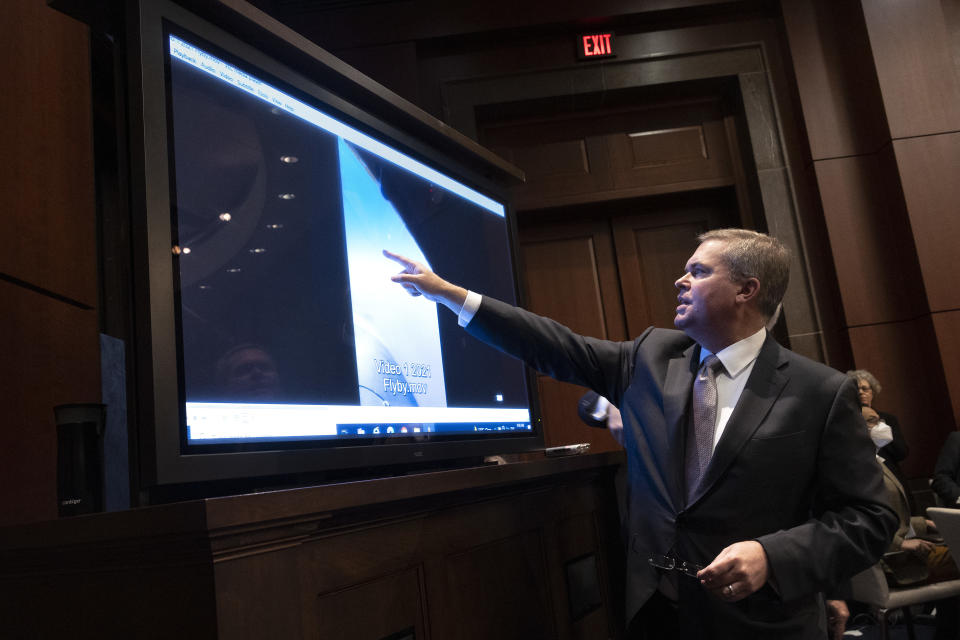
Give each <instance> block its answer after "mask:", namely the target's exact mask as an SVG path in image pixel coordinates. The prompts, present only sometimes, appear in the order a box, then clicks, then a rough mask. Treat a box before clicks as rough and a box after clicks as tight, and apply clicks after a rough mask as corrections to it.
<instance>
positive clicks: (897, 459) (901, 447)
mask: <svg viewBox="0 0 960 640" xmlns="http://www.w3.org/2000/svg"><path fill="white" fill-rule="evenodd" d="M847 375H848V376H850V377H851V378H853V379H854V381H855V382H856V383H857V393H858V395H859V396H860V406H861V407H870V408H871V409H873V410H874V411H876V412H877V414H878V415H879V416H880V421H881V422H883V423H885V424H887V425H889V426H890V431H891V432H892V434H893V436H892V437H893V439H892V441H891V442H890V443H889V444H887V445H886V446H884V447H882V448H881V449H880V451H879V452H878V453H877V455H879V456H880V457H881V458H883V459H884V461H886V463H887V466H888V467H889V468H890V469H891V470H892V471H893V473H894V474H896V476H897V480H899V481H900V483H901V484H903V485H904V486H906V484H905V480H906V478H905V477H904V475H903V472H902V471H901V470H900V463H901V462H903V460H904V459H905V458H906V457H907V453H909V452H910V447H908V446H907V441H906V440H905V439H904V437H903V433H902V432H901V431H900V422H899V421H898V420H897V417H896V416H894V415H893V414H891V413H886V412H884V411H880V410H879V409H877V407H876V405H875V403H876V400H877V396H879V395H880V390H881V387H880V381H879V380H877V379H876V378H875V377H874V375H873V374H872V373H870V372H869V371H867V370H866V369H856V370H854V371H847Z"/></svg>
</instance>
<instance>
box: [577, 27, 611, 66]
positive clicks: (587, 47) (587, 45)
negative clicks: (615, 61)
mask: <svg viewBox="0 0 960 640" xmlns="http://www.w3.org/2000/svg"><path fill="white" fill-rule="evenodd" d="M615 55H616V54H615V53H614V52H613V33H612V32H609V31H607V32H603V33H588V34H584V35H581V36H577V57H578V58H579V59H581V60H595V59H596V58H612V57H614V56H615Z"/></svg>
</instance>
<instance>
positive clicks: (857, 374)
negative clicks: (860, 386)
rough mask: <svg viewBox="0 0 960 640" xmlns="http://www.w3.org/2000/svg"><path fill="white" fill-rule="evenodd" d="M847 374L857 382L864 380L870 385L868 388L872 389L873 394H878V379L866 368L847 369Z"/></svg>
mask: <svg viewBox="0 0 960 640" xmlns="http://www.w3.org/2000/svg"><path fill="white" fill-rule="evenodd" d="M847 375H848V376H850V377H851V378H853V379H854V380H856V381H857V382H860V381H861V380H866V381H867V384H868V385H870V389H871V390H872V391H873V395H875V396H878V395H880V389H881V387H880V381H879V380H877V379H876V378H875V377H874V375H873V374H872V373H870V372H869V371H867V370H866V369H853V370H851V371H847Z"/></svg>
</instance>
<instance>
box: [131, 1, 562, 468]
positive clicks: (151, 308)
mask: <svg viewBox="0 0 960 640" xmlns="http://www.w3.org/2000/svg"><path fill="white" fill-rule="evenodd" d="M130 22H131V24H130V25H129V26H130V27H131V28H130V29H128V33H129V34H131V37H130V48H129V51H128V60H129V63H130V64H129V78H128V81H129V85H130V88H131V92H130V119H129V122H130V125H131V136H130V140H131V166H132V175H131V186H132V192H133V220H132V222H131V229H132V233H133V241H134V242H133V246H134V254H135V256H140V258H139V259H137V258H135V259H134V274H135V276H134V305H135V308H134V314H135V318H136V320H135V325H136V335H135V338H134V340H135V346H136V350H135V354H134V355H135V371H134V377H135V380H136V383H135V388H136V389H137V393H136V399H135V401H136V405H137V411H136V415H137V423H138V425H139V435H140V450H141V451H140V457H141V465H140V467H141V479H140V484H141V486H142V487H150V486H158V485H176V484H185V483H202V482H212V481H219V480H231V479H239V478H262V477H264V476H289V475H291V474H305V473H312V472H323V471H327V470H343V469H351V468H356V469H371V468H376V467H384V466H391V467H395V466H397V465H400V466H402V465H410V464H412V465H417V464H420V463H423V462H426V461H443V460H451V461H452V460H457V459H466V458H471V459H474V458H477V457H482V456H486V455H494V454H503V453H515V452H523V451H532V450H538V449H542V448H543V433H542V425H541V421H540V417H539V409H538V403H537V393H536V391H537V387H536V380H535V376H534V375H533V374H532V372H530V371H529V370H527V371H526V381H527V391H528V398H529V403H530V413H531V424H532V426H533V430H532V432H529V433H512V434H499V433H498V434H496V435H487V436H486V437H483V438H470V437H465V436H454V437H450V436H447V437H432V438H428V439H426V441H422V442H395V441H392V440H388V439H383V441H382V442H381V441H380V440H371V441H369V442H356V441H351V442H350V443H349V444H347V445H346V446H336V442H335V441H334V442H330V441H326V442H323V443H322V446H310V445H306V446H305V445H303V444H300V443H298V444H291V445H290V446H289V447H287V448H283V449H279V448H271V449H267V450H249V449H244V448H240V449H237V450H229V451H215V450H210V451H207V452H203V453H185V452H184V451H183V448H182V425H183V424H184V420H185V416H184V405H183V402H182V388H183V383H182V375H183V372H182V370H181V367H180V366H179V362H180V359H179V355H178V349H177V347H178V345H179V336H178V335H177V330H178V329H177V326H178V325H177V320H176V292H175V287H174V282H175V277H176V274H175V272H174V261H173V260H172V259H171V254H170V250H171V243H170V239H171V238H172V237H173V236H172V234H171V232H172V224H173V223H172V220H171V216H170V210H171V209H170V205H171V198H170V193H171V191H170V180H171V179H172V177H171V171H170V157H169V153H168V149H169V147H168V113H167V91H168V87H167V83H166V78H167V74H166V69H165V61H166V54H165V48H166V44H167V39H166V36H167V33H168V32H169V28H168V26H169V25H173V26H174V33H176V28H177V27H179V28H180V29H182V30H184V31H186V32H188V33H191V34H194V35H196V36H197V37H199V38H201V39H203V40H205V41H207V42H209V43H211V44H212V45H213V46H215V47H216V48H217V49H218V50H219V51H223V52H226V53H227V54H228V55H229V56H231V57H232V58H236V59H239V60H242V61H244V62H245V63H246V64H248V65H250V66H253V67H255V68H257V69H260V70H262V71H264V72H265V73H266V74H268V76H272V77H274V78H276V79H278V80H279V81H280V82H282V83H283V84H285V85H288V86H290V87H292V88H293V89H295V90H296V91H297V92H298V93H299V94H300V95H301V96H308V97H309V98H310V99H311V101H315V103H316V104H317V106H322V108H323V109H324V110H327V111H329V112H331V115H336V116H337V117H339V118H343V119H344V120H345V121H346V122H348V123H349V124H350V125H351V126H353V127H356V128H358V129H360V130H362V131H364V132H365V133H367V134H369V135H372V136H375V137H377V138H379V139H382V140H384V141H385V142H387V143H388V144H390V145H391V146H394V147H396V148H397V149H399V150H401V151H403V152H404V153H407V154H408V155H411V156H412V157H414V158H416V159H418V160H420V161H421V162H424V163H426V164H428V165H430V166H433V167H435V168H437V169H439V170H441V171H442V172H444V173H446V174H449V175H451V177H454V178H455V179H457V180H460V181H462V182H464V183H465V184H467V185H469V186H471V187H472V188H474V189H477V190H478V191H480V192H482V193H487V194H489V195H490V196H491V197H493V198H495V199H496V200H498V201H500V202H503V203H505V205H507V206H506V224H507V235H508V243H509V251H510V254H511V256H512V259H513V264H514V269H513V274H512V275H513V282H514V288H515V290H516V291H517V296H518V300H521V301H522V299H523V292H522V290H521V287H520V281H519V278H518V277H517V270H516V264H517V259H518V254H517V243H516V220H515V218H514V215H513V211H512V210H511V208H510V207H509V205H508V204H507V198H506V196H505V192H504V190H503V189H502V187H500V186H499V185H498V184H496V183H495V182H494V181H492V180H491V179H489V178H487V177H486V176H484V175H482V174H481V173H480V172H479V171H476V170H473V169H470V168H468V167H467V166H466V165H465V164H464V163H461V162H459V161H458V160H457V159H456V158H453V157H451V156H450V155H449V154H446V153H442V152H440V151H439V150H437V149H436V148H433V147H432V146H430V145H428V144H425V143H424V142H423V141H421V140H419V139H417V138H416V137H415V136H412V135H409V134H407V133H405V132H404V131H403V130H402V128H400V127H396V126H393V125H392V124H390V123H388V122H386V121H385V120H384V119H382V118H378V117H375V116H373V115H371V114H370V113H368V112H367V111H364V110H363V109H360V108H358V107H357V106H355V105H354V104H352V103H351V100H350V96H344V95H340V94H336V93H333V92H331V91H329V90H328V89H327V88H325V86H324V85H326V86H338V83H337V79H336V78H317V79H316V80H310V79H307V77H306V76H305V75H302V74H301V73H300V72H299V71H298V70H297V69H294V68H292V67H290V66H288V65H287V64H284V63H281V62H278V61H277V60H276V59H274V58H273V57H271V55H270V52H269V51H266V50H264V49H260V48H258V47H254V46H251V45H249V44H247V43H246V42H244V41H242V40H241V39H239V38H238V37H236V36H234V35H233V34H231V33H229V32H227V31H225V30H224V29H223V28H221V27H219V26H215V25H213V24H211V23H210V22H208V21H207V20H205V19H203V18H202V17H200V16H197V15H195V14H193V13H191V12H189V11H187V10H186V9H184V8H182V7H180V6H178V5H175V4H173V3H171V2H168V1H167V0H142V1H141V2H140V3H139V5H138V10H137V11H134V12H133V13H132V15H131V20H130Z"/></svg>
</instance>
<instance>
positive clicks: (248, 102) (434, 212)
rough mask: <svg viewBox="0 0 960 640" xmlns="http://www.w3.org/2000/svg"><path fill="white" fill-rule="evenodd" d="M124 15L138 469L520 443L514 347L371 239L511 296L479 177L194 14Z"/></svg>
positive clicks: (330, 464)
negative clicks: (478, 326)
mask: <svg viewBox="0 0 960 640" xmlns="http://www.w3.org/2000/svg"><path fill="white" fill-rule="evenodd" d="M143 6H144V7H145V9H144V11H145V14H146V13H150V11H149V10H148V9H149V8H150V7H154V6H161V7H165V6H169V5H167V4H165V3H153V2H145V3H143ZM171 12H172V14H174V15H181V13H180V12H181V10H180V9H179V8H175V7H174V8H172V9H171ZM143 20H144V21H145V24H147V27H145V28H143V29H142V34H141V38H142V43H141V47H142V49H143V51H144V52H146V53H144V55H143V60H144V63H143V65H142V66H143V79H142V82H143V84H144V107H143V113H144V116H143V120H144V129H145V131H146V133H145V137H144V140H145V143H144V155H145V159H144V166H145V170H144V173H145V178H144V181H145V192H146V200H145V202H146V208H147V211H146V215H147V221H148V222H147V225H146V228H147V229H148V230H149V231H148V234H147V236H148V237H147V245H148V247H149V253H150V267H149V282H150V289H151V296H150V300H149V308H150V317H151V321H152V325H153V328H152V336H151V347H150V352H149V359H150V360H151V362H152V368H151V369H150V376H151V378H152V380H153V384H152V387H153V388H152V396H151V398H150V401H149V402H144V403H143V404H144V405H153V411H152V413H151V415H149V416H148V417H147V420H148V421H152V422H153V429H154V438H153V440H152V442H155V446H154V447H153V449H154V450H155V452H156V461H155V466H156V476H157V478H156V480H155V481H156V482H157V483H160V484H162V483H163V482H165V481H167V482H183V481H190V480H192V479H201V480H202V479H210V478H223V477H233V476H238V475H244V474H250V475H262V474H270V473H273V474H283V473H290V472H300V471H309V470H311V469H316V468H319V469H325V468H338V467H347V466H353V465H361V464H390V463H402V462H406V461H410V460H412V459H413V458H411V457H410V456H411V455H413V456H422V457H423V459H431V458H436V457H441V458H442V457H449V456H454V455H470V454H471V453H477V452H479V453H493V452H496V451H497V450H498V448H500V449H504V450H522V449H530V448H534V444H533V443H534V440H533V439H532V437H533V438H537V437H540V436H539V433H538V432H539V429H538V428H536V421H535V420H533V419H532V418H531V411H530V408H531V396H530V393H529V389H528V373H527V371H526V370H525V368H524V366H523V365H522V364H520V363H519V362H518V361H515V360H513V359H510V358H508V357H506V356H504V355H502V354H500V353H499V352H497V351H495V350H493V349H490V348H489V347H486V346H484V345H482V344H481V343H479V342H477V341H476V340H474V339H473V338H471V337H470V336H468V335H467V334H466V333H465V332H464V331H463V330H462V329H461V328H460V327H459V326H458V324H457V318H456V316H455V315H454V314H452V313H450V312H449V311H448V310H446V309H444V308H438V306H437V305H436V304H435V303H431V302H428V301H426V300H424V299H422V298H413V297H411V296H409V295H408V294H407V293H406V292H405V291H404V290H403V288H402V287H400V286H398V285H396V284H395V283H393V282H391V280H390V276H391V275H393V274H394V273H396V272H397V271H398V270H399V267H398V265H397V264H396V263H395V262H393V261H391V260H389V259H387V258H386V257H385V256H384V255H383V251H384V250H389V251H393V252H396V253H400V254H403V255H405V256H407V257H410V258H413V259H415V260H418V261H420V262H423V263H425V264H427V265H429V266H430V267H431V268H433V269H434V270H435V271H437V272H438V273H441V274H443V275H444V276H445V277H446V278H448V279H450V280H452V281H454V282H457V283H459V284H461V285H463V286H465V287H467V288H469V289H472V290H475V291H478V292H482V293H484V294H487V295H492V296H495V297H498V298H500V299H503V300H507V301H511V302H516V300H517V291H516V280H515V274H514V267H513V249H512V243H511V226H510V222H509V218H508V215H507V214H508V211H507V208H506V206H505V201H504V199H503V197H502V196H501V195H498V192H497V190H496V188H492V187H491V186H490V185H489V184H485V183H484V181H483V179H473V180H471V179H470V175H469V172H461V173H457V171H456V170H451V167H457V166H459V165H456V164H454V163H445V162H444V160H443V158H444V156H443V155H441V154H439V153H433V154H431V153H418V152H417V151H418V150H417V147H416V145H412V146H405V145H404V144H403V143H401V142H398V141H397V138H400V139H403V136H402V135H399V136H394V135H392V134H395V133H397V131H396V130H394V129H392V128H391V127H390V126H389V125H385V124H380V125H377V122H379V121H378V120H376V119H375V118H372V117H367V118H363V117H359V118H358V117H357V114H358V113H360V114H361V115H362V113H363V112H361V111H358V110H351V109H344V105H346V106H347V107H349V106H350V103H349V101H344V100H340V99H339V97H338V96H337V95H336V94H332V93H328V92H326V91H325V90H323V88H322V87H320V86H319V85H317V86H314V85H313V84H311V82H310V81H308V80H305V79H304V78H302V77H300V76H297V75H296V74H295V73H293V72H291V71H290V70H289V69H286V68H285V67H284V66H283V65H280V64H277V63H274V62H273V61H271V60H270V58H268V57H267V56H265V55H263V54H262V52H259V51H257V50H255V49H253V48H251V47H249V46H248V45H246V44H245V43H242V42H239V41H237V40H236V39H235V38H232V37H229V36H226V35H222V34H221V35H217V34H219V32H218V31H217V30H216V29H215V28H212V27H210V28H203V29H199V30H200V31H202V32H203V35H202V36H201V35H198V34H197V33H195V31H194V30H193V25H194V24H202V22H201V21H193V19H192V18H191V19H185V20H175V21H174V20H170V19H167V17H165V16H162V17H161V18H160V19H157V18H156V17H154V18H149V19H148V18H143ZM184 23H186V25H187V26H184ZM151 34H153V35H151ZM211 34H214V35H215V37H212V39H211ZM151 38H153V39H156V40H160V42H159V47H157V44H158V43H156V42H153V43H152V44H151ZM151 47H152V48H153V49H154V50H157V51H158V52H159V55H156V54H150V51H151ZM155 58H156V60H155ZM155 75H159V76H161V77H162V84H163V86H162V88H161V90H151V87H150V86H149V85H150V82H151V78H152V77H153V76H155ZM154 89H155V88H154ZM318 95H320V96H322V97H324V98H326V99H321V98H318ZM151 96H158V97H162V101H163V104H162V105H157V104H155V101H153V100H151ZM333 105H336V106H333ZM338 107H339V108H338ZM151 114H153V115H151ZM154 120H158V121H162V123H163V132H164V136H163V137H162V139H161V137H158V136H154V135H151V133H150V130H151V129H155V128H157V127H156V123H154ZM371 123H372V124H371ZM401 133H402V132H401ZM161 152H162V153H161ZM164 172H165V173H166V179H165V180H163V179H161V177H160V175H159V174H161V173H164ZM478 185H483V186H478ZM158 236H163V237H160V238H158ZM167 280H169V291H168V287H167V286H166V281H167ZM158 283H159V285H161V286H158ZM168 348H169V349H171V350H172V351H174V352H175V353H167V349H168ZM171 357H172V358H174V359H175V363H173V364H174V365H175V366H170V365H171V362H170V359H171ZM171 378H175V382H174V381H173V380H172V379H171ZM171 400H174V401H175V405H176V406H175V408H173V409H172V408H171V407H170V406H169V405H170V402H171ZM147 413H150V411H149V408H148V410H147ZM173 419H176V422H177V423H178V424H177V425H175V427H176V429H174V430H176V432H177V433H176V436H175V437H173V436H172V434H171V429H172V428H171V426H170V422H171V420H173ZM521 440H523V441H524V442H526V444H524V445H523V446H521V447H517V446H512V447H511V446H509V445H507V444H501V445H493V446H489V443H495V442H499V443H509V442H511V441H512V442H514V444H516V443H517V442H519V441H521ZM471 443H488V446H479V447H473V448H471ZM444 445H447V446H444ZM449 445H459V446H454V447H451V446H449ZM364 450H366V451H375V452H376V455H364V454H361V453H359V452H361V451H364ZM245 452H246V453H247V454H248V455H247V456H246V457H244V455H243V454H244V453H245ZM270 452H278V453H279V454H281V455H278V456H274V457H270V456H269V455H266V456H265V455H249V454H269V453H270ZM394 452H395V453H394ZM284 454H290V455H284ZM313 454H318V455H319V457H317V455H313ZM231 455H233V458H232V459H231V458H230V456H231ZM165 479H166V480H165Z"/></svg>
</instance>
